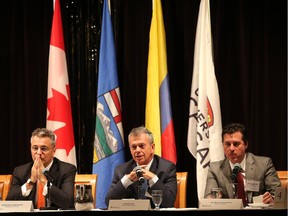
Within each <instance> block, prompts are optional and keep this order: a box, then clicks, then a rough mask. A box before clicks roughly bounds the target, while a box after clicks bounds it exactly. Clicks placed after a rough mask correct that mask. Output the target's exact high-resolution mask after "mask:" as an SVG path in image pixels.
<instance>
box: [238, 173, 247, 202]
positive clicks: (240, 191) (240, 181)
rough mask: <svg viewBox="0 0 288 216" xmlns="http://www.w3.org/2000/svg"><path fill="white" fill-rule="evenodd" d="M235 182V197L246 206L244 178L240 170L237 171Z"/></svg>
mask: <svg viewBox="0 0 288 216" xmlns="http://www.w3.org/2000/svg"><path fill="white" fill-rule="evenodd" d="M237 183H238V184H237V197H238V199H242V202H243V205H244V206H247V199H246V195H245V190H244V179H243V175H242V173H241V172H240V171H239V172H238V173H237Z"/></svg>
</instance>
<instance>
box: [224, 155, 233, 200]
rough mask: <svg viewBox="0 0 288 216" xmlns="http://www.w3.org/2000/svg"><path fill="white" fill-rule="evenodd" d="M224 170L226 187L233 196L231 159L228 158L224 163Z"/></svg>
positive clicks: (229, 194)
mask: <svg viewBox="0 0 288 216" xmlns="http://www.w3.org/2000/svg"><path fill="white" fill-rule="evenodd" d="M222 170H223V174H224V176H225V178H224V182H225V188H226V190H227V194H228V196H229V197H233V187H232V181H231V174H232V173H231V168H230V164H229V160H228V159H227V158H226V159H225V160H224V161H223V163H222Z"/></svg>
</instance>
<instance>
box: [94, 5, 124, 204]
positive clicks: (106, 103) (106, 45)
mask: <svg viewBox="0 0 288 216" xmlns="http://www.w3.org/2000/svg"><path fill="white" fill-rule="evenodd" d="M101 29H102V30H101V41H100V56H99V74H98V85H97V87H98V88H97V106H96V112H97V113H96V127H95V141H94V158H93V173H95V174H97V175H98V179H97V189H96V208H106V207H107V206H106V204H105V196H106V193H107V192H108V189H109V186H110V184H111V182H112V177H113V172H114V168H115V166H116V165H118V164H120V163H124V162H125V159H124V141H123V129H122V116H121V100H120V89H119V84H118V75H117V67H116V56H115V48H114V36H113V30H112V23H111V17H110V13H109V8H108V0H104V4H103V15H102V27H101Z"/></svg>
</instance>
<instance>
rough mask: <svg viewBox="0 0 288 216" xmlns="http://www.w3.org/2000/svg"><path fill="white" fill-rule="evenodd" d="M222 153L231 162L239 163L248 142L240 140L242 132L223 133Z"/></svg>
mask: <svg viewBox="0 0 288 216" xmlns="http://www.w3.org/2000/svg"><path fill="white" fill-rule="evenodd" d="M223 145H224V153H225V155H226V157H227V158H228V159H229V160H230V161H231V162H232V163H233V164H235V163H241V162H242V160H243V159H244V156H245V151H246V149H247V147H248V143H244V141H243V140H242V133H240V132H235V133H233V134H225V135H224V137H223Z"/></svg>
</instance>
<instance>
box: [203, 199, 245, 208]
mask: <svg viewBox="0 0 288 216" xmlns="http://www.w3.org/2000/svg"><path fill="white" fill-rule="evenodd" d="M199 209H243V203H242V199H200V200H199Z"/></svg>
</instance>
